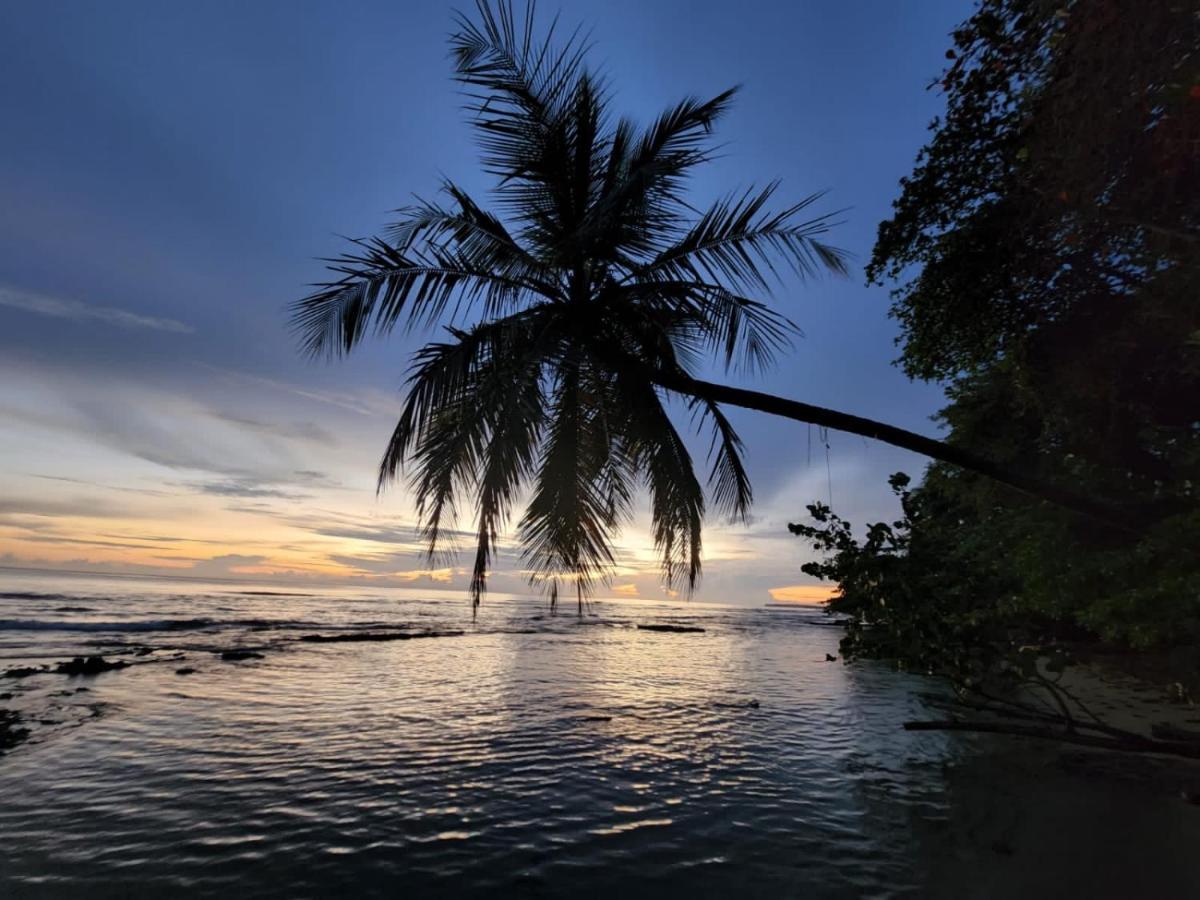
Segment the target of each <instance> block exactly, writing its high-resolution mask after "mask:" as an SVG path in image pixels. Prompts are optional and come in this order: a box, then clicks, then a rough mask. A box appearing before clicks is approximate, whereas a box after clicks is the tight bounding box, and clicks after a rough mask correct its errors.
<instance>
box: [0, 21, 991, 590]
mask: <svg viewBox="0 0 1200 900" xmlns="http://www.w3.org/2000/svg"><path fill="white" fill-rule="evenodd" d="M460 5H462V4H453V3H442V2H399V0H390V2H382V0H359V2H316V0H309V2H304V3H294V2H268V0H256V2H253V3H245V2H223V0H208V2H205V3H183V2H166V3H163V2H149V0H147V2H126V0H108V2H106V3H103V4H97V3H91V2H81V0H80V2H67V0H57V2H54V3H43V4H33V3H21V4H16V3H12V4H4V5H2V6H0V114H2V116H3V127H2V129H0V565H2V566H12V567H31V568H42V569H63V570H77V571H90V572H119V573H128V574H158V575H175V576H183V577H196V578H234V579H238V580H247V579H261V580H265V581H272V582H286V583H294V582H304V583H311V584H321V583H329V584H369V585H379V586H403V587H409V588H413V587H416V588H428V589H430V590H448V591H459V590H462V589H463V587H464V586H465V584H466V580H467V578H466V573H465V571H464V567H465V566H468V565H469V564H470V556H469V554H467V553H463V554H462V555H461V556H460V558H459V559H458V560H457V561H453V560H449V561H447V560H439V563H438V565H436V566H433V565H431V564H430V563H429V562H427V561H426V560H425V559H424V557H423V555H422V553H421V545H420V542H419V540H418V538H417V535H416V531H415V519H414V513H413V507H412V503H411V497H410V495H409V493H408V491H407V490H406V489H405V488H404V487H403V486H400V487H396V488H393V489H391V490H389V491H387V492H385V493H384V494H383V495H381V496H378V497H377V495H376V492H375V470H376V466H377V464H378V461H379V457H380V455H381V453H382V449H383V446H384V443H385V441H386V439H387V436H388V435H389V434H390V431H391V428H392V426H393V425H394V417H395V414H396V411H397V409H398V407H399V404H400V398H401V393H400V391H401V387H402V383H403V379H404V374H405V370H406V369H407V366H408V359H409V356H410V355H411V353H412V351H413V350H414V349H415V348H416V347H418V346H419V345H420V343H421V342H422V341H423V340H424V339H427V338H428V337H430V335H422V334H416V335H412V336H404V337H394V338H392V339H389V340H386V341H379V342H374V343H368V344H366V345H364V346H363V347H362V349H361V350H360V351H358V352H357V353H356V354H355V355H353V356H351V357H349V358H347V359H345V360H341V361H336V362H332V363H314V362H312V361H309V360H306V359H304V358H303V357H302V355H301V354H300V353H299V352H298V350H297V347H296V342H295V339H294V336H293V335H292V334H291V333H290V331H289V329H288V325H287V306H288V304H289V302H290V301H293V300H295V299H297V298H298V297H300V296H303V295H304V294H305V293H306V288H307V286H308V285H309V284H310V283H312V282H314V281H318V280H321V278H322V268H321V263H320V262H319V257H322V256H329V255H333V254H335V253H337V252H339V251H340V250H341V249H342V244H341V240H340V238H339V236H340V235H350V236H356V237H357V236H366V235H370V234H374V233H378V232H380V231H381V230H382V226H384V225H386V224H387V222H388V221H389V211H391V210H394V209H396V208H397V207H400V206H402V205H404V204H406V203H408V202H410V200H411V198H412V196H413V195H414V194H419V195H424V196H432V195H433V194H434V192H435V190H436V188H437V185H438V183H439V181H440V179H441V177H442V176H443V175H445V176H450V177H453V178H454V179H455V180H456V181H457V182H458V183H460V184H462V185H463V186H464V187H466V188H467V189H468V190H470V191H471V192H473V193H475V194H476V195H485V194H486V191H487V188H488V185H489V182H488V180H487V178H486V177H485V176H484V175H482V174H481V173H480V171H479V166H478V162H477V152H476V148H475V146H474V144H473V143H472V136H471V133H470V130H469V128H468V126H467V125H466V123H465V116H464V114H463V113H462V111H461V108H460V105H461V97H460V96H459V95H458V94H457V89H456V86H455V85H454V84H453V83H452V81H451V79H450V63H449V60H448V58H447V45H446V38H447V36H448V34H449V32H450V29H451V27H452V17H451V16H452V10H453V9H455V8H456V7H458V6H460ZM555 8H561V11H562V16H563V19H564V22H566V23H570V24H576V23H582V24H584V25H585V26H590V28H591V30H592V38H593V41H594V50H593V52H592V55H591V61H592V63H593V64H594V65H595V66H596V67H597V68H600V69H602V70H603V71H604V72H605V73H606V74H607V75H608V77H609V79H610V82H611V85H612V89H613V91H614V95H615V99H614V106H615V108H616V109H617V110H618V111H621V112H624V113H628V114H631V115H633V116H634V117H635V118H637V119H638V120H640V121H642V122H648V121H650V120H651V119H652V118H653V117H654V116H655V115H656V114H657V113H658V112H659V111H660V110H661V109H663V108H665V107H667V106H668V105H670V104H672V103H674V102H675V101H677V100H679V99H680V98H682V97H684V96H689V95H699V96H711V95H714V94H716V93H718V92H720V91H721V90H723V89H725V88H727V87H729V86H731V85H734V84H740V85H742V86H743V91H742V93H741V95H740V97H739V99H738V103H737V105H736V107H735V108H734V110H733V111H732V112H731V113H730V114H729V115H728V117H727V118H726V119H725V121H724V122H723V124H722V126H721V128H720V132H719V139H720V140H721V141H722V142H723V143H724V144H725V149H724V151H723V154H724V155H723V156H722V158H720V159H719V160H717V161H715V162H714V163H712V164H711V165H709V166H708V167H707V170H706V171H704V172H703V174H701V175H700V176H699V177H698V178H697V179H696V182H695V191H696V196H697V197H698V198H706V197H714V196H717V195H718V194H721V193H724V192H727V191H729V190H732V189H736V188H744V187H746V186H749V185H751V184H762V183H764V182H766V181H769V180H771V179H775V178H779V179H781V180H782V188H781V195H780V196H781V197H784V198H787V197H794V198H797V199H798V198H800V197H802V196H805V195H807V194H809V193H811V192H813V191H820V190H823V191H827V192H828V193H827V195H826V197H825V198H824V200H823V201H822V202H823V204H824V206H823V211H825V210H827V211H837V210H841V211H843V212H841V214H840V215H839V217H838V219H839V221H840V222H841V224H839V225H838V227H837V228H836V230H835V231H834V233H833V235H832V238H831V240H832V242H833V243H835V244H837V245H838V246H840V247H842V248H844V249H846V250H848V251H850V252H851V253H852V254H853V261H852V273H851V276H850V277H849V278H847V279H844V280H834V279H822V280H818V281H812V282H808V283H799V282H791V281H789V282H787V283H785V284H784V285H783V286H781V288H780V289H779V290H778V291H776V293H775V295H774V296H773V298H771V299H772V301H773V302H774V303H775V304H776V305H777V307H778V308H780V309H781V310H783V311H784V312H785V313H786V314H787V315H789V316H790V317H791V318H792V319H793V320H794V321H796V322H797V323H798V324H799V325H800V326H801V327H802V328H803V330H804V334H805V336H804V338H803V339H802V340H800V341H798V342H797V344H796V346H795V348H794V349H793V350H792V351H791V352H790V353H788V354H787V355H786V356H785V357H784V358H783V359H781V361H780V363H779V365H778V366H777V367H776V369H775V370H774V371H772V372H770V373H767V374H765V375H762V376H758V377H756V378H755V379H752V380H751V379H747V378H746V377H742V376H731V377H732V378H733V379H734V380H735V381H736V383H739V384H743V385H745V386H749V387H754V388H757V389H759V390H766V391H770V392H773V393H778V394H782V395H784V396H789V397H794V398H796V399H800V400H804V401H807V402H812V403H818V404H822V405H826V406H833V407H837V408H841V409H844V410H847V411H850V412H854V413H857V414H860V415H865V416H869V417H874V418H880V419H883V420H885V421H888V422H891V423H894V424H897V425H900V426H904V427H908V428H911V429H914V430H917V431H921V432H923V433H926V434H936V433H937V425H936V423H934V422H932V421H931V420H930V417H931V415H932V414H934V413H935V412H936V411H937V409H938V408H939V407H940V406H941V405H942V400H943V396H942V392H941V389H940V387H939V386H937V385H933V384H921V383H914V382H910V381H908V380H907V379H906V378H905V377H904V376H903V374H902V373H901V372H900V371H899V370H898V369H897V368H896V367H895V366H894V365H893V364H892V362H893V360H894V359H895V358H896V355H897V348H896V347H895V344H894V339H895V337H896V333H897V329H896V325H895V323H894V322H893V321H891V320H889V319H888V317H887V307H888V292H887V289H886V288H882V287H868V286H866V285H865V279H864V277H863V275H862V266H863V265H865V263H866V261H867V259H868V258H869V256H870V250H871V246H872V243H873V239H874V236H875V230H876V228H877V226H878V223H879V222H880V220H881V219H883V218H886V216H887V215H888V211H889V208H890V204H891V201H892V200H893V199H894V198H895V197H896V196H897V194H898V181H899V179H900V178H901V177H902V176H904V175H905V174H907V173H908V172H909V171H910V170H911V168H912V164H913V160H914V157H915V155H916V152H917V150H918V149H919V148H920V147H921V145H922V144H923V143H924V142H925V139H926V137H927V131H926V129H927V126H928V124H929V122H930V121H931V119H932V118H933V117H934V116H936V115H937V114H938V112H939V110H940V107H941V100H940V98H939V96H938V94H937V92H936V91H934V90H928V89H927V86H928V85H929V83H930V82H931V81H932V80H933V79H934V77H935V76H936V75H937V74H938V72H939V71H940V69H941V67H942V64H943V62H944V59H943V54H944V52H945V49H946V47H947V46H949V38H948V33H949V31H950V30H951V29H952V28H953V27H954V26H955V24H957V23H958V22H959V21H961V20H963V19H965V18H966V16H967V15H968V13H969V3H968V2H967V0H921V2H910V3H894V2H890V0H870V2H868V0H858V2H838V3H834V2H828V0H823V2H816V0H809V2H802V0H743V2H740V3H737V4H729V3H727V2H716V0H653V2H646V0H637V2H634V0H604V2H601V0H587V2H571V0H564V2H563V3H562V4H561V7H556V6H555V4H553V3H542V4H541V9H542V10H543V11H548V10H553V9H555ZM728 413H729V417H730V419H731V421H732V422H733V423H734V424H735V426H736V427H737V428H738V429H739V431H740V432H741V434H742V436H743V438H744V440H745V443H746V447H747V457H748V466H749V470H750V473H751V476H752V479H753V483H754V489H755V497H756V502H755V507H754V509H753V515H752V519H751V522H750V524H749V525H738V526H733V525H730V524H728V523H723V522H720V521H711V520H710V522H709V523H708V525H707V527H706V531H705V556H704V558H705V569H704V573H705V574H704V580H703V582H702V583H701V585H700V587H699V588H698V590H697V592H696V594H695V595H694V596H695V599H696V600H698V601H707V602H718V603H733V604H741V605H759V604H761V603H763V602H767V601H770V600H772V598H774V599H776V600H789V599H790V600H813V599H817V598H820V597H824V596H826V595H827V593H828V588H826V587H824V586H820V585H816V584H815V583H814V582H813V580H812V579H810V578H808V577H807V576H804V575H802V574H801V572H800V566H801V564H802V563H803V562H805V561H807V560H808V559H810V558H811V551H809V550H808V549H807V548H806V547H805V546H804V545H803V543H802V542H801V541H800V540H799V539H798V538H795V537H793V536H792V535H790V534H789V533H788V531H787V527H786V526H787V523H788V522H789V521H798V520H801V519H803V518H804V517H805V515H806V513H805V506H806V504H808V503H811V502H813V501H815V500H821V501H823V502H829V500H830V499H831V498H832V501H833V505H834V507H835V508H836V509H837V511H838V512H839V513H841V514H842V515H843V516H845V517H846V518H849V519H851V520H852V521H855V522H863V521H875V520H879V519H883V518H892V517H894V516H895V514H896V512H897V508H896V505H895V502H894V499H893V498H892V497H891V495H890V492H889V490H888V487H887V484H886V477H887V475H888V474H889V473H891V472H894V471H897V470H904V471H907V472H909V473H911V474H914V475H916V474H918V473H919V472H920V471H921V469H922V468H923V466H924V461H923V460H922V459H920V458H919V457H916V456H914V455H912V454H909V453H907V452H905V451H901V450H897V449H894V448H889V447H886V446H884V445H881V444H877V443H871V442H867V441H865V440H863V439H861V438H858V437H853V436H850V435H842V434H837V433H834V434H831V435H830V436H829V448H828V453H826V448H825V445H824V443H823V441H822V440H821V436H820V434H819V433H817V432H816V430H815V429H810V428H808V427H806V426H804V425H802V424H798V423H796V422H790V421H785V420H779V419H772V418H770V417H767V416H765V415H763V414H761V413H755V412H749V411H742V410H729V411H728ZM682 424H686V422H684V423H682ZM696 448H697V451H698V453H699V454H700V455H701V456H702V455H703V445H701V444H699V443H698V444H697V445H696ZM463 524H464V525H466V527H469V523H466V522H464V523H463ZM646 524H647V523H646V517H645V516H644V515H643V516H641V517H639V518H638V519H637V520H636V521H635V522H634V523H633V525H632V526H631V527H629V528H628V529H626V530H625V531H624V532H623V533H622V535H621V536H620V538H619V541H618V547H619V555H618V559H619V565H618V569H617V571H616V573H615V577H614V579H613V582H612V585H611V586H610V587H608V588H601V589H600V590H599V591H598V594H599V595H600V596H606V595H611V596H616V597H640V598H643V599H661V598H664V597H665V596H667V594H666V593H665V590H664V588H663V587H662V585H661V583H660V581H659V577H658V572H657V567H656V564H655V554H654V549H653V546H652V543H651V541H650V539H649V536H648V529H647V527H646ZM2 571H3V570H0V572H2ZM2 577H3V576H2V574H0V581H2ZM491 587H492V589H493V590H496V591H504V592H516V593H521V592H525V591H526V578H525V574H524V572H523V570H522V566H521V563H520V559H519V556H518V555H517V554H516V553H515V552H514V551H513V550H512V549H511V548H510V549H509V550H507V551H506V552H505V553H503V554H502V555H501V557H500V559H499V560H498V561H497V565H496V571H495V572H494V573H493V577H492V580H491Z"/></svg>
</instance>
